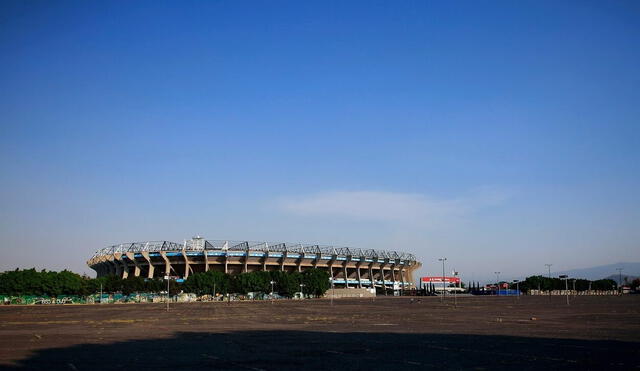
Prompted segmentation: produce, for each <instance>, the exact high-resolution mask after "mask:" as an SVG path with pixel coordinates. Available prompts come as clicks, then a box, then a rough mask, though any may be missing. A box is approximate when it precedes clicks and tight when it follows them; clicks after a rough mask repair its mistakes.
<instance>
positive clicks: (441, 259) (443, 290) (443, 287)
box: [438, 258, 447, 303]
mask: <svg viewBox="0 0 640 371" xmlns="http://www.w3.org/2000/svg"><path fill="white" fill-rule="evenodd" d="M446 260H447V258H440V259H438V261H441V262H442V297H440V302H442V303H444V295H445V293H446V292H447V290H446V287H445V284H444V262H445V261H446Z"/></svg>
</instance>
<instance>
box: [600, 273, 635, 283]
mask: <svg viewBox="0 0 640 371" xmlns="http://www.w3.org/2000/svg"><path fill="white" fill-rule="evenodd" d="M605 278H606V279H608V280H614V281H616V282H618V280H620V275H619V274H612V275H610V276H609V277H605ZM636 278H638V276H630V275H627V274H623V275H622V284H624V283H625V282H627V283H631V281H633V280H635V279H636ZM625 280H626V281H625Z"/></svg>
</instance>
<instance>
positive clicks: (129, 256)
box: [87, 236, 420, 289]
mask: <svg viewBox="0 0 640 371" xmlns="http://www.w3.org/2000/svg"><path fill="white" fill-rule="evenodd" d="M87 264H88V265H89V267H91V269H93V270H95V271H96V273H97V275H98V277H102V276H106V275H110V274H115V275H117V276H120V277H122V278H127V277H129V276H136V277H145V278H155V277H164V276H177V277H179V278H182V279H186V278H188V277H189V275H190V274H193V273H197V272H206V271H209V270H215V271H220V272H225V273H229V274H240V273H243V272H254V271H273V270H281V271H288V272H294V271H298V272H303V271H304V270H305V269H309V268H319V269H326V270H328V271H329V274H330V276H331V278H332V280H333V283H334V285H335V286H336V287H347V288H348V287H358V288H363V287H365V288H366V287H369V288H372V287H380V288H382V287H383V286H384V287H385V288H391V289H412V288H415V287H414V283H413V282H414V280H413V272H414V271H415V270H416V269H417V268H419V267H420V263H419V262H418V261H416V258H415V256H414V255H413V254H408V253H401V252H397V251H387V250H373V249H358V248H350V247H334V246H321V245H307V244H304V245H303V244H289V243H283V242H280V243H268V242H250V241H219V240H205V239H203V238H202V237H199V236H198V237H194V238H192V239H191V240H189V241H185V242H184V243H183V244H179V243H175V242H169V241H149V242H132V243H124V244H120V245H114V246H109V247H106V248H103V249H100V250H98V251H97V252H96V253H95V254H94V255H93V256H92V257H91V259H89V261H87Z"/></svg>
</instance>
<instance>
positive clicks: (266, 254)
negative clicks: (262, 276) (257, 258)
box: [262, 251, 269, 272]
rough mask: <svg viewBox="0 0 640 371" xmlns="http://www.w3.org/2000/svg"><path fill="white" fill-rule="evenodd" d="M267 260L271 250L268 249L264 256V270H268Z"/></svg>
mask: <svg viewBox="0 0 640 371" xmlns="http://www.w3.org/2000/svg"><path fill="white" fill-rule="evenodd" d="M267 260H269V252H268V251H266V252H265V253H264V255H263V256H262V271H264V272H266V271H267Z"/></svg>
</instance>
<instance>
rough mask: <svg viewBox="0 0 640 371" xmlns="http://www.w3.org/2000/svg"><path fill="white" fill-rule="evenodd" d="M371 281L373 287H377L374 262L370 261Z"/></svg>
mask: <svg viewBox="0 0 640 371" xmlns="http://www.w3.org/2000/svg"><path fill="white" fill-rule="evenodd" d="M369 282H371V288H375V287H376V279H375V277H373V263H369Z"/></svg>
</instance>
